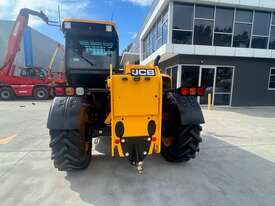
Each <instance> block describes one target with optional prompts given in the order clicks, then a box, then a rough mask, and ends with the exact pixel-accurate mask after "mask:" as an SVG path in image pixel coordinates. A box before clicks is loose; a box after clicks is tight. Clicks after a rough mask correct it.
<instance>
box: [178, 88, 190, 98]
mask: <svg viewBox="0 0 275 206" xmlns="http://www.w3.org/2000/svg"><path fill="white" fill-rule="evenodd" d="M180 94H181V95H183V96H187V95H189V88H180Z"/></svg>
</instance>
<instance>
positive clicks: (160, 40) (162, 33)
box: [143, 8, 168, 59]
mask: <svg viewBox="0 0 275 206" xmlns="http://www.w3.org/2000/svg"><path fill="white" fill-rule="evenodd" d="M167 34H168V8H166V9H165V10H164V11H163V13H162V14H161V16H160V17H159V18H158V19H157V21H156V22H155V24H154V25H153V26H152V28H151V30H150V31H149V33H148V34H147V35H146V36H145V38H144V39H143V59H146V58H147V57H148V56H150V55H151V54H152V53H153V52H155V51H156V50H157V49H158V48H160V47H161V46H162V45H163V44H166V43H167Z"/></svg>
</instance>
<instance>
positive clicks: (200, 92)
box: [178, 87, 205, 96]
mask: <svg viewBox="0 0 275 206" xmlns="http://www.w3.org/2000/svg"><path fill="white" fill-rule="evenodd" d="M178 93H179V94H180V95H182V96H204V94H205V88H203V87H191V88H189V87H181V88H179V89H178Z"/></svg>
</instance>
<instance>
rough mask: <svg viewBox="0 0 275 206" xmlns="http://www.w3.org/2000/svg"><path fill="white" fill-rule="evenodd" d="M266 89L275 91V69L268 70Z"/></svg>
mask: <svg viewBox="0 0 275 206" xmlns="http://www.w3.org/2000/svg"><path fill="white" fill-rule="evenodd" d="M268 89H270V90H275V68H274V67H273V68H270V73H269V84H268Z"/></svg>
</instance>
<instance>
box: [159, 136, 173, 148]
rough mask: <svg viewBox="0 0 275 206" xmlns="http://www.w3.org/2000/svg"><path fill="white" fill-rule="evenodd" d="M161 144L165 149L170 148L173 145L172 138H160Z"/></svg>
mask: <svg viewBox="0 0 275 206" xmlns="http://www.w3.org/2000/svg"><path fill="white" fill-rule="evenodd" d="M162 143H163V144H164V146H166V147H170V146H171V145H172V144H173V137H172V136H170V137H162Z"/></svg>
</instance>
